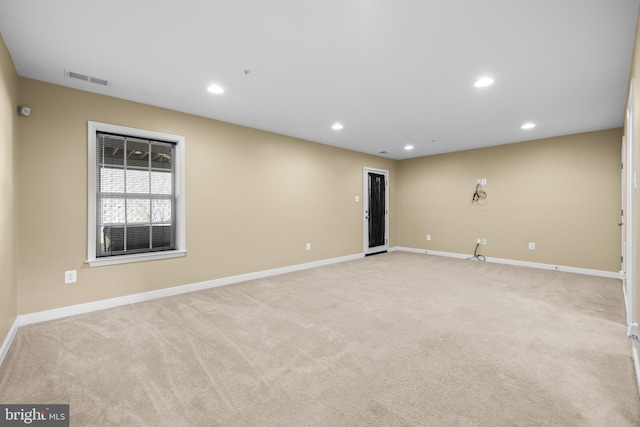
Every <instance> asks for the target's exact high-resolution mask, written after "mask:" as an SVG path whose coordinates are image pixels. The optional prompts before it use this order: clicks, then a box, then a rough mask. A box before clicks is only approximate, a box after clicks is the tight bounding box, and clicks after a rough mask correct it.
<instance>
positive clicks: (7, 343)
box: [0, 317, 20, 366]
mask: <svg viewBox="0 0 640 427" xmlns="http://www.w3.org/2000/svg"><path fill="white" fill-rule="evenodd" d="M19 328H20V318H19V317H16V320H14V322H13V325H11V328H9V333H8V334H7V336H6V338H5V339H4V342H3V343H2V347H0V366H2V362H4V358H5V357H6V356H7V353H8V352H9V348H11V344H13V340H14V339H15V337H16V334H17V333H18V329H19Z"/></svg>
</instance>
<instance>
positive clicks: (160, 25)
mask: <svg viewBox="0 0 640 427" xmlns="http://www.w3.org/2000/svg"><path fill="white" fill-rule="evenodd" d="M639 4H640V0H527V1H525V0H482V1H479V0H393V1H392V0H322V1H310V0H306V1H305V0H271V1H266V0H180V1H176V0H171V1H170V0H135V1H133V0H109V1H100V2H98V1H88V0H56V1H51V0H13V1H2V2H0V32H1V33H2V36H3V37H4V39H5V43H6V44H7V46H8V48H9V51H10V53H11V56H12V58H13V61H14V63H15V65H16V68H17V70H18V73H19V74H20V75H21V76H23V77H28V78H33V79H37V80H42V81H46V82H51V83H55V84H59V85H63V86H68V87H72V88H77V89H82V90H86V91H91V92H96V93H102V94H105V95H109V96H114V97H118V98H124V99H129V100H133V101H138V102H142V103H146V104H151V105H156V106H160V107H165V108H169V109H173V110H177V111H183V112H186V113H191V114H195V115H199V116H203V117H210V118H213V119H218V120H222V121H226V122H231V123H237V124H241V125H245V126H249V127H253V128H257V129H263V130H267V131H271V132H276V133H280V134H284V135H291V136H294V137H298V138H302V139H306V140H310V141H315V142H320V143H323V144H329V145H335V146H339V147H344V148H348V149H351V150H355V151H360V152H364V153H371V154H376V155H380V154H379V153H380V152H381V151H387V152H388V154H382V156H384V157H389V158H393V159H405V158H410V157H419V156H424V155H430V154H436V153H444V152H451V151H459V150H465V149H471V148H477V147H484V146H491V145H499V144H506V143H511V142H518V141H524V140H531V139H539V138H545V137H550V136H558V135H566V134H571V133H578V132H585V131H592V130H600V129H609V128H614V127H619V126H621V125H622V120H623V116H624V105H625V99H626V89H627V79H628V77H629V70H630V64H631V54H632V49H633V42H634V35H635V26H636V21H637V16H638V7H639ZM65 70H67V71H73V72H76V73H81V74H85V75H89V76H93V77H98V78H101V79H105V80H108V81H109V82H110V85H109V86H108V87H103V86H101V85H98V84H94V83H88V82H83V81H80V80H75V79H71V78H68V77H65ZM245 70H249V72H248V73H246V72H245ZM484 75H489V76H491V77H493V78H494V79H495V83H494V84H493V85H492V86H490V87H487V88H483V89H478V88H475V87H474V86H473V83H474V81H475V80H476V79H477V78H478V77H481V76H484ZM212 83H218V84H220V85H221V86H223V87H224V88H225V93H224V94H222V95H213V94H211V93H209V92H208V91H207V90H206V89H207V87H208V86H209V85H210V84H212ZM35 113H37V112H35V111H34V114H35ZM95 119H96V120H99V118H95ZM336 121H339V122H341V123H343V124H344V129H342V130H341V131H334V130H332V129H331V125H332V124H333V123H334V122H336ZM527 121H533V122H535V123H536V124H537V127H535V128H534V129H531V130H528V131H525V130H522V129H520V126H521V125H522V124H523V123H525V122H527ZM434 140H435V141H434ZM407 144H412V145H414V146H415V149H414V150H413V151H411V152H407V151H405V150H404V149H403V147H404V146H405V145H407Z"/></svg>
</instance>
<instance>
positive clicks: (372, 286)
mask: <svg viewBox="0 0 640 427" xmlns="http://www.w3.org/2000/svg"><path fill="white" fill-rule="evenodd" d="M625 332H626V328H625V325H624V307H623V301H622V292H621V287H620V283H619V281H617V280H612V279H602V278H596V277H590V276H582V275H577V274H568V273H559V272H555V271H544V270H535V269H528V268H521V267H513V266H505V265H498V264H490V263H481V262H478V261H466V260H457V259H448V258H441V257H435V256H429V255H420V254H411V253H400V252H395V253H390V254H383V255H377V256H373V257H368V258H365V259H361V260H356V261H351V262H346V263H341V264H335V265H331V266H327V267H321V268H317V269H313V270H307V271H301V272H297V273H291V274H286V275H282V276H277V277H272V278H268V279H262V280H254V281H250V282H245V283H241V284H236V285H230V286H226V287H221V288H215V289H210V290H207V291H201V292H196V293H191V294H186V295H181V296H177V297H171V298H165V299H161V300H155V301H151V302H147V303H141V304H135V305H130V306H125V307H120V308H115V309H111V310H105V311H102V312H96V313H91V314H86V315H80V316H75V317H71V318H66V319H60V320H56V321H51V322H46V323H40V324H34V325H30V326H26V327H23V328H21V329H20V331H19V332H18V335H17V337H16V340H15V341H14V344H13V346H12V348H11V350H10V351H9V354H8V355H7V358H6V360H5V362H4V364H3V365H2V367H1V368H0V402H2V403H69V404H70V405H71V406H70V410H71V425H72V426H98V425H100V426H106V425H117V426H126V425H131V426H151V425H153V426H187V425H192V426H637V425H640V399H639V398H638V391H637V388H636V382H635V376H634V372H633V366H632V361H631V357H630V342H629V340H628V338H627V337H626V333H625Z"/></svg>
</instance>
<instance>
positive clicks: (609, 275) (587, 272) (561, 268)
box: [393, 246, 620, 279]
mask: <svg viewBox="0 0 640 427" xmlns="http://www.w3.org/2000/svg"><path fill="white" fill-rule="evenodd" d="M393 250H394V251H404V252H413V253H417V254H427V255H437V256H444V257H449V258H459V259H467V258H470V257H472V256H473V255H472V254H459V253H455V252H441V251H432V250H428V249H416V248H406V247H401V246H397V247H395V248H394V249H393ZM485 261H486V262H492V263H496V264H507V265H515V266H519V267H531V268H539V269H542V270H553V271H562V272H565V273H576V274H585V275H588V276H598V277H606V278H609V279H620V272H618V271H604V270H592V269H589V268H579V267H570V266H566V265H554V264H543V263H539V262H529V261H518V260H514V259H504V258H492V257H486V259H485Z"/></svg>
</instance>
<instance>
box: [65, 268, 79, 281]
mask: <svg viewBox="0 0 640 427" xmlns="http://www.w3.org/2000/svg"><path fill="white" fill-rule="evenodd" d="M77 281H78V272H77V271H76V270H68V271H65V272H64V283H76V282H77Z"/></svg>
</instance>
